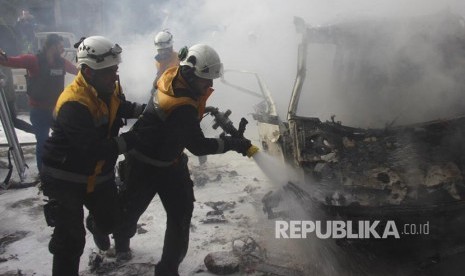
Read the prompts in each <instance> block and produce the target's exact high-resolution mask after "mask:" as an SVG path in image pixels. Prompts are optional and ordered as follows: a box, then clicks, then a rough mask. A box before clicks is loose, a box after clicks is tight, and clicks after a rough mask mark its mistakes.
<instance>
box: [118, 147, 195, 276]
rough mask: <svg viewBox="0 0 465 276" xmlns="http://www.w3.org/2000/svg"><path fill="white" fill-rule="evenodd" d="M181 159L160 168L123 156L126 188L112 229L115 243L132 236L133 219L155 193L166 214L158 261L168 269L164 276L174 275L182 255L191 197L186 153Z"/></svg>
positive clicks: (186, 246) (185, 250)
mask: <svg viewBox="0 0 465 276" xmlns="http://www.w3.org/2000/svg"><path fill="white" fill-rule="evenodd" d="M181 159H182V160H180V162H179V163H177V164H176V165H173V166H171V167H165V168H160V167H154V166H152V165H148V164H145V163H142V162H140V161H138V160H135V159H134V158H132V157H131V156H128V157H127V158H126V160H127V166H126V171H125V185H126V190H125V191H123V192H122V194H121V207H122V209H123V212H122V214H123V219H122V221H121V223H118V227H117V230H116V231H115V233H114V238H115V243H116V244H117V243H118V240H124V239H130V238H131V237H133V236H134V235H135V233H136V230H137V221H138V220H139V218H140V216H141V215H142V214H143V213H144V212H145V210H146V209H147V207H148V206H149V204H150V202H151V201H152V199H153V197H154V196H155V195H156V194H158V195H159V197H160V199H161V202H162V204H163V207H164V209H165V211H166V215H167V221H166V231H165V239H164V245H163V253H162V257H161V260H160V262H159V265H160V266H163V267H164V268H165V269H166V271H168V273H167V274H166V275H167V276H168V274H169V275H178V267H179V265H180V264H181V262H182V260H183V259H184V257H185V256H186V253H187V249H188V246H189V230H190V222H191V218H192V211H193V209H194V201H195V198H194V190H193V182H192V180H191V178H190V174H189V169H188V167H187V156H183V158H181ZM117 249H118V248H117Z"/></svg>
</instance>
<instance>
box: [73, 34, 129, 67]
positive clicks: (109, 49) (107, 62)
mask: <svg viewBox="0 0 465 276" xmlns="http://www.w3.org/2000/svg"><path fill="white" fill-rule="evenodd" d="M122 51H123V49H121V47H120V46H119V45H118V44H113V43H112V42H111V41H110V40H108V39H107V38H105V37H103V36H89V37H88V38H86V39H84V40H83V41H82V42H81V44H79V47H78V49H77V54H76V62H77V64H78V66H81V65H82V64H86V65H87V66H89V67H90V68H92V69H94V70H98V69H103V68H107V67H111V66H114V65H118V64H119V63H121V52H122Z"/></svg>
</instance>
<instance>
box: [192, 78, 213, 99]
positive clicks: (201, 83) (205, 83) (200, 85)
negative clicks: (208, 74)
mask: <svg viewBox="0 0 465 276" xmlns="http://www.w3.org/2000/svg"><path fill="white" fill-rule="evenodd" d="M211 87H213V80H209V79H202V78H196V80H195V82H194V88H195V89H196V90H197V91H199V92H200V94H201V95H204V94H205V93H207V91H208V90H209V89H210V88H211Z"/></svg>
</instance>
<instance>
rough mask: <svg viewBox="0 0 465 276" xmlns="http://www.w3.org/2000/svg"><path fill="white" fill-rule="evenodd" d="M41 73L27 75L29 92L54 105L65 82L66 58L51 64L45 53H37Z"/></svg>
mask: <svg viewBox="0 0 465 276" xmlns="http://www.w3.org/2000/svg"><path fill="white" fill-rule="evenodd" d="M37 60H38V64H39V74H38V75H37V76H34V77H30V76H28V75H26V81H27V94H28V95H29V97H31V98H32V99H33V100H35V101H37V102H41V103H45V104H46V105H48V106H50V107H53V106H54V104H55V102H56V101H57V99H58V97H59V96H60V93H61V91H63V88H64V83H65V74H66V71H65V60H64V59H63V58H61V57H60V58H59V59H58V60H57V61H56V64H55V65H53V66H50V65H49V64H48V61H47V57H46V56H45V54H43V53H39V54H37Z"/></svg>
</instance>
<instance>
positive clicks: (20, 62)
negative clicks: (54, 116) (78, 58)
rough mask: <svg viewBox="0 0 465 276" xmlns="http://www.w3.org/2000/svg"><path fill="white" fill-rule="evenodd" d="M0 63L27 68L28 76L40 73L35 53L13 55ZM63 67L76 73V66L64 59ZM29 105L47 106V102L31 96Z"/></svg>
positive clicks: (36, 75) (68, 71)
mask: <svg viewBox="0 0 465 276" xmlns="http://www.w3.org/2000/svg"><path fill="white" fill-rule="evenodd" d="M0 64H1V65H3V66H7V67H11V68H24V69H26V70H27V75H28V77H30V78H35V77H38V76H39V75H40V72H39V70H40V68H39V59H38V57H37V55H33V54H25V55H19V56H15V57H8V60H7V61H0ZM64 69H65V71H66V72H67V73H70V74H73V75H76V74H77V73H78V69H77V68H76V66H74V64H72V63H71V62H70V61H68V60H66V59H64ZM29 105H30V106H34V107H44V108H49V106H48V105H49V104H48V103H42V102H41V101H37V100H34V99H32V98H31V97H29ZM44 105H46V106H44ZM52 108H53V107H52Z"/></svg>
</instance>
